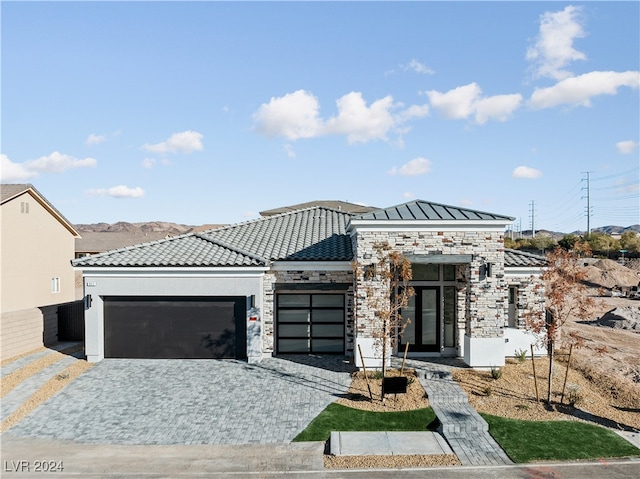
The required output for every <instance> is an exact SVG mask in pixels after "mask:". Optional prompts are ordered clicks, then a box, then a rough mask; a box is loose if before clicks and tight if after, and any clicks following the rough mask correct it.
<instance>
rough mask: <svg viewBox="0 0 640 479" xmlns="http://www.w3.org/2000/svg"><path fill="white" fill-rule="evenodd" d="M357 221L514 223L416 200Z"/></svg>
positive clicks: (479, 212)
mask: <svg viewBox="0 0 640 479" xmlns="http://www.w3.org/2000/svg"><path fill="white" fill-rule="evenodd" d="M355 219H356V220H401V221H404V220H423V221H425V220H426V221H442V220H448V221H461V220H502V221H509V222H511V221H514V220H515V218H512V217H510V216H503V215H496V214H493V213H486V212H484V211H476V210H470V209H467V208H459V207H457V206H449V205H443V204H439V203H432V202H429V201H423V200H416V201H411V202H409V203H403V204H401V205H397V206H391V207H389V208H384V209H381V210H376V211H372V212H370V213H364V214H361V215H359V216H357V217H356V218H355Z"/></svg>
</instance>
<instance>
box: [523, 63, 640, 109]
mask: <svg viewBox="0 0 640 479" xmlns="http://www.w3.org/2000/svg"><path fill="white" fill-rule="evenodd" d="M639 85H640V72H637V71H627V72H611V71H607V72H600V71H594V72H590V73H585V74H584V75H579V76H576V77H572V78H567V79H565V80H562V81H560V82H558V83H556V84H555V85H554V86H552V87H549V88H536V89H535V91H534V92H533V94H532V95H531V99H530V100H529V105H530V106H531V108H533V109H536V110H540V109H543V108H552V107H554V106H557V105H573V106H587V107H588V106H591V98H592V97H594V96H599V95H615V94H616V93H617V92H618V88H620V87H622V86H627V87H630V88H638V86H639Z"/></svg>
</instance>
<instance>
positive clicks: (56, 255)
mask: <svg viewBox="0 0 640 479" xmlns="http://www.w3.org/2000/svg"><path fill="white" fill-rule="evenodd" d="M0 191H1V213H2V217H1V223H2V234H1V236H0V242H1V243H0V250H1V261H0V264H1V268H2V285H1V299H2V300H1V306H0V308H1V325H0V335H1V339H0V344H1V347H2V353H1V356H2V359H6V358H8V357H11V356H15V355H18V354H21V353H23V352H26V351H30V350H32V349H35V348H38V347H41V346H43V345H49V344H53V343H55V342H57V340H58V338H57V333H58V325H57V305H59V304H61V303H69V302H72V301H74V300H75V299H76V296H75V279H74V270H73V267H72V266H71V260H72V259H73V258H74V247H75V245H74V243H75V238H78V237H79V234H78V233H77V232H76V230H75V229H74V228H73V226H72V225H71V223H69V221H67V219H66V218H65V217H64V216H63V215H62V214H61V213H60V212H59V211H58V210H57V209H56V208H55V207H54V206H53V205H52V204H51V203H49V201H47V199H46V198H45V197H44V196H43V195H42V194H41V193H40V192H38V190H36V189H35V188H34V187H33V185H31V184H3V185H0Z"/></svg>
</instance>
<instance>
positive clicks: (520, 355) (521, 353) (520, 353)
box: [516, 349, 527, 363]
mask: <svg viewBox="0 0 640 479" xmlns="http://www.w3.org/2000/svg"><path fill="white" fill-rule="evenodd" d="M516 359H517V360H518V362H521V363H524V362H525V361H526V360H527V350H526V349H518V350H517V351H516Z"/></svg>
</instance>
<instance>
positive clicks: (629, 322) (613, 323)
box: [598, 306, 640, 333]
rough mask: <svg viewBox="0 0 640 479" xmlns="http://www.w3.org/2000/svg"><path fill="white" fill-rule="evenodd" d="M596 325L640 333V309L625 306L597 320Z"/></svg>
mask: <svg viewBox="0 0 640 479" xmlns="http://www.w3.org/2000/svg"><path fill="white" fill-rule="evenodd" d="M598 325H599V326H605V327H608V328H614V329H626V330H630V331H635V332H639V333H640V307H638V308H635V307H632V306H626V307H621V308H614V309H612V310H611V311H608V312H606V313H605V314H604V315H603V316H602V317H601V318H600V319H598Z"/></svg>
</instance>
